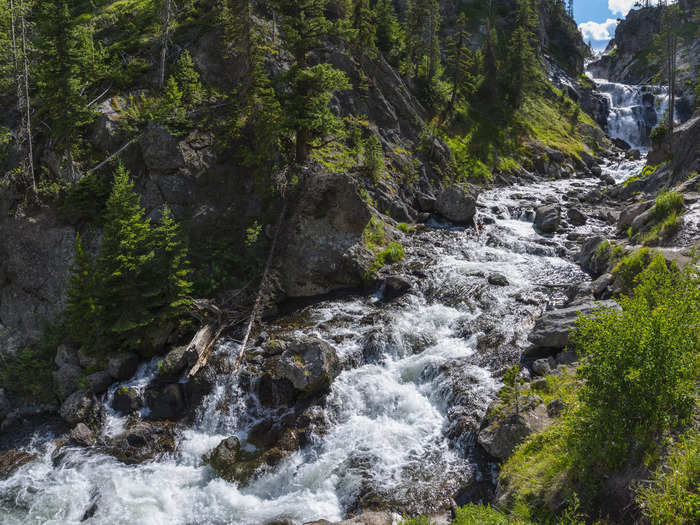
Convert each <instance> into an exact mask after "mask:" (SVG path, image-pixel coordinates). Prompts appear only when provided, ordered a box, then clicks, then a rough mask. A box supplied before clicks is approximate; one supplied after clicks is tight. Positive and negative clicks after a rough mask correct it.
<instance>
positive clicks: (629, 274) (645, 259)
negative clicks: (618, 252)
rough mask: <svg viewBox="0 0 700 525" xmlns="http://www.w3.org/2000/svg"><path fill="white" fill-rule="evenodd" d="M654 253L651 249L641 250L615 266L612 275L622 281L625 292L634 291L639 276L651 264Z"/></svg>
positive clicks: (624, 258)
mask: <svg viewBox="0 0 700 525" xmlns="http://www.w3.org/2000/svg"><path fill="white" fill-rule="evenodd" d="M653 253H654V252H652V251H651V250H650V249H649V248H646V247H644V248H640V249H639V250H636V251H634V252H632V253H631V254H629V255H628V256H627V257H623V258H622V259H621V260H620V261H619V262H618V263H617V264H616V265H615V267H614V268H613V270H612V273H613V275H614V276H615V277H617V278H619V279H620V280H621V282H622V287H623V289H624V291H626V292H629V291H630V290H632V287H633V286H634V282H635V279H636V278H637V276H638V275H639V274H640V273H642V271H643V270H644V269H645V268H646V267H647V266H649V263H651V260H652V257H653Z"/></svg>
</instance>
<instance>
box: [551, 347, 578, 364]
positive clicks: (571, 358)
mask: <svg viewBox="0 0 700 525" xmlns="http://www.w3.org/2000/svg"><path fill="white" fill-rule="evenodd" d="M555 362H556V364H557V367H559V366H561V365H573V364H574V363H577V362H578V354H576V352H574V351H573V350H565V351H563V352H559V354H557V356H556V358H555Z"/></svg>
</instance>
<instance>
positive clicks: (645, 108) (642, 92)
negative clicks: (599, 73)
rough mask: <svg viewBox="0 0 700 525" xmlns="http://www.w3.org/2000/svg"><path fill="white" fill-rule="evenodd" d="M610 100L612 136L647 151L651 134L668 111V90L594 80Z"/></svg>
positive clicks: (610, 131) (609, 116)
mask: <svg viewBox="0 0 700 525" xmlns="http://www.w3.org/2000/svg"><path fill="white" fill-rule="evenodd" d="M592 80H593V81H594V82H595V83H596V85H597V87H598V90H599V91H600V92H601V94H602V95H603V96H605V97H606V98H607V99H608V102H609V107H610V113H609V115H608V135H610V136H611V137H612V138H618V139H622V140H624V141H625V142H627V143H628V144H629V145H630V146H632V147H633V148H637V149H640V150H645V149H646V148H647V147H648V146H649V145H650V141H649V134H650V133H651V130H652V129H654V128H655V127H656V126H657V125H658V124H659V123H660V122H661V120H662V119H663V118H664V114H665V113H666V111H667V110H668V98H669V97H668V92H667V90H666V88H664V87H660V86H632V85H627V84H619V83H617V82H609V81H607V80H603V79H597V78H593V79H592Z"/></svg>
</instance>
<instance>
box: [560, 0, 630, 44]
mask: <svg viewBox="0 0 700 525" xmlns="http://www.w3.org/2000/svg"><path fill="white" fill-rule="evenodd" d="M635 1H636V0H574V18H575V19H576V22H578V24H579V28H580V29H581V32H582V33H583V39H584V40H585V41H586V42H588V41H589V40H590V41H591V43H592V44H593V47H594V48H596V49H602V48H604V47H605V46H606V45H607V43H608V41H609V40H610V39H611V38H612V37H613V36H615V27H616V26H617V19H618V18H623V17H624V16H625V15H626V14H627V13H628V12H629V10H630V9H631V8H632V6H634V4H635Z"/></svg>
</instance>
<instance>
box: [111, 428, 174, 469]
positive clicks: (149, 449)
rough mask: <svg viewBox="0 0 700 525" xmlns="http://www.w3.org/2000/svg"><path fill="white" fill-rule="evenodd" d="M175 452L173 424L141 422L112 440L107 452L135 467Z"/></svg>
mask: <svg viewBox="0 0 700 525" xmlns="http://www.w3.org/2000/svg"><path fill="white" fill-rule="evenodd" d="M174 450H175V429H174V425H173V424H172V423H154V422H139V423H136V424H135V425H133V426H132V427H130V428H129V429H128V430H127V431H126V432H124V433H122V434H119V435H118V436H116V437H114V438H112V439H111V440H110V441H109V443H108V444H107V447H106V452H107V453H108V454H110V455H112V456H114V457H115V458H117V459H118V460H119V461H122V462H123V463H126V464H128V465H135V464H138V463H143V462H144V461H149V460H152V459H155V458H156V456H159V455H160V454H164V453H167V452H172V451H174Z"/></svg>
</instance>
